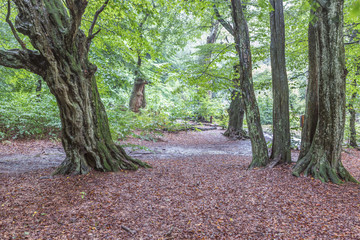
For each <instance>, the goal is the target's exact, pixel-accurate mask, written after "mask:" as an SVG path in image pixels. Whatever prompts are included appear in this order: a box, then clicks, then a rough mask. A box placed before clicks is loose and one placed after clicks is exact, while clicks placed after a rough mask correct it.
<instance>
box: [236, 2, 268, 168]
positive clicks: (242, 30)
mask: <svg viewBox="0 0 360 240" xmlns="http://www.w3.org/2000/svg"><path fill="white" fill-rule="evenodd" d="M231 9H232V18H233V22H234V38H235V43H236V51H237V53H238V56H239V61H240V86H241V92H242V98H243V99H244V103H245V112H246V120H247V124H248V129H249V136H250V140H251V147H252V162H251V164H250V166H249V168H255V167H263V166H266V165H267V164H268V163H269V157H268V150H267V146H266V141H265V138H264V134H263V130H262V127H261V123H260V113H259V108H258V105H257V102H256V97H255V92H254V87H253V80H252V62H251V51H250V39H249V30H248V26H247V22H246V19H245V16H244V14H243V11H242V6H241V1H240V0H232V1H231Z"/></svg>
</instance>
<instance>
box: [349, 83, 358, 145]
mask: <svg viewBox="0 0 360 240" xmlns="http://www.w3.org/2000/svg"><path fill="white" fill-rule="evenodd" d="M351 85H352V87H353V88H354V89H356V87H357V83H356V80H353V81H352V83H351ZM356 97H357V94H356V90H354V92H353V94H351V99H350V102H349V105H348V109H349V113H350V119H349V122H350V142H349V145H350V146H351V147H353V148H358V147H359V146H358V144H357V142H356V127H355V124H356V111H355V108H354V102H355V100H356Z"/></svg>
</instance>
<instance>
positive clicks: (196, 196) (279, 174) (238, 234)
mask: <svg viewBox="0 0 360 240" xmlns="http://www.w3.org/2000/svg"><path fill="white" fill-rule="evenodd" d="M162 140H163V141H159V142H156V143H153V142H142V141H140V140H137V139H130V140H129V141H128V142H131V143H134V144H139V143H140V144H144V145H146V146H148V147H149V148H150V149H152V150H154V152H153V153H149V152H144V151H143V150H141V151H136V152H132V154H133V155H134V156H137V157H139V158H141V159H144V160H145V161H147V162H149V163H150V164H151V165H152V166H153V168H152V169H140V170H138V171H136V172H127V171H123V172H118V173H99V172H92V173H90V174H88V175H86V176H68V177H63V176H56V177H54V178H51V177H49V175H50V173H51V172H52V171H53V170H54V168H53V167H50V166H56V165H57V164H58V162H59V161H60V159H61V157H63V152H62V150H61V148H60V147H61V146H60V145H59V143H51V142H48V141H32V142H29V141H27V142H5V143H3V144H0V172H2V173H0V210H1V211H0V239H360V190H359V186H358V185H356V184H352V183H347V184H344V185H340V186H337V185H333V184H322V183H321V182H319V181H317V180H313V179H311V178H305V177H300V178H296V177H294V176H292V175H291V166H284V167H276V168H274V169H265V170H262V169H259V170H253V171H247V170H246V167H247V166H248V164H249V163H250V160H251V158H250V157H249V156H248V153H249V151H248V150H249V149H248V148H249V146H250V145H249V142H248V141H230V140H228V139H227V138H225V137H223V136H222V135H221V131H219V130H217V131H205V132H188V133H185V132H183V133H178V134H165V135H164V137H162ZM189 149H190V150H189ZM234 152H235V154H234ZM347 152H348V153H344V154H343V159H344V164H345V166H346V167H347V168H348V169H349V170H350V172H351V173H352V174H353V175H354V176H355V177H356V178H358V179H360V162H359V156H360V154H359V152H358V151H355V150H347ZM295 154H296V153H295ZM20 162H22V163H20ZM15 163H17V164H15ZM16 165H18V166H21V167H18V168H16V167H15V166H16ZM26 166H28V169H27V168H26ZM35 166H37V167H35ZM49 167H50V168H49Z"/></svg>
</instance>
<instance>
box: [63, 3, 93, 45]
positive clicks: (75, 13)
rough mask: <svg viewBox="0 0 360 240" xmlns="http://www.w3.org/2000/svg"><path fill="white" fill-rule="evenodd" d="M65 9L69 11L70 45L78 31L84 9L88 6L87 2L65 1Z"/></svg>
mask: <svg viewBox="0 0 360 240" xmlns="http://www.w3.org/2000/svg"><path fill="white" fill-rule="evenodd" d="M65 2H66V7H67V8H68V9H69V13H70V17H71V21H70V30H69V32H68V36H69V37H70V38H69V40H70V43H71V44H72V43H73V41H74V39H75V36H76V35H77V33H78V31H79V27H80V25H81V19H82V16H83V15H84V13H85V9H86V7H87V5H88V1H87V0H66V1H65Z"/></svg>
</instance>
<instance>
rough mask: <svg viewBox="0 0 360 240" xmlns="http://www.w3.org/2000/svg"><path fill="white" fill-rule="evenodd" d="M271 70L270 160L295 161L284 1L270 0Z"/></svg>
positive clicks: (279, 161)
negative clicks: (292, 143) (293, 158)
mask: <svg viewBox="0 0 360 240" xmlns="http://www.w3.org/2000/svg"><path fill="white" fill-rule="evenodd" d="M270 4H271V5H272V7H273V9H274V10H273V11H271V12H270V28H271V46H270V55H271V72H272V89H273V91H272V92H273V141H272V151H271V156H270V159H273V160H275V161H277V162H278V163H291V152H290V120H289V86H288V79H287V74H286V63H285V23H284V13H283V0H270Z"/></svg>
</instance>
